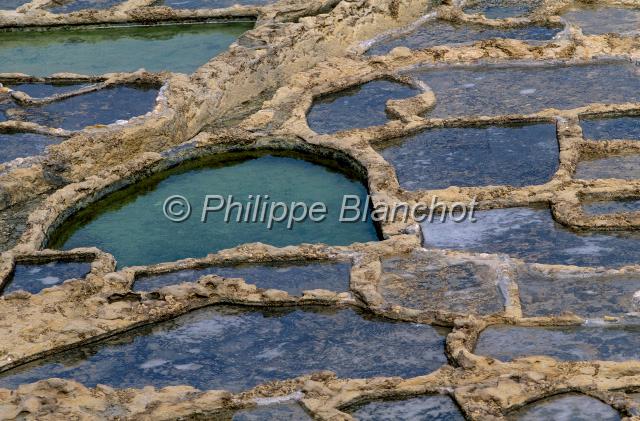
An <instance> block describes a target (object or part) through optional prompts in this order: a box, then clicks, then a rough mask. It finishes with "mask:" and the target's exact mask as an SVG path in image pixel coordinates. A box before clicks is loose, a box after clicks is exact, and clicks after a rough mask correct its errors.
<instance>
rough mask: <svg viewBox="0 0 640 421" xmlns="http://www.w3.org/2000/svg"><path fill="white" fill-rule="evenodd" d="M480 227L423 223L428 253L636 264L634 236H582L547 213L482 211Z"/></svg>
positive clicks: (450, 221)
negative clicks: (446, 251) (437, 250)
mask: <svg viewBox="0 0 640 421" xmlns="http://www.w3.org/2000/svg"><path fill="white" fill-rule="evenodd" d="M475 217H476V219H477V221H476V222H471V221H470V220H469V219H466V220H464V221H462V222H455V221H454V218H446V221H445V222H444V223H442V222H441V221H440V219H439V218H434V219H433V221H432V222H429V221H428V220H426V221H425V222H423V223H422V230H423V234H424V245H425V247H438V248H446V249H454V250H468V251H475V252H484V253H488V252H490V253H505V254H508V255H511V256H514V257H518V258H521V259H524V260H525V261H527V262H536V263H548V264H561V265H578V266H607V267H617V266H624V265H629V264H634V263H635V262H637V261H638V254H637V252H636V250H638V247H637V246H636V244H637V242H638V241H639V240H640V236H639V235H638V233H637V232H635V231H626V232H625V231H611V232H583V231H575V230H571V229H570V228H567V227H564V226H563V225H561V224H559V223H557V222H555V221H554V220H553V217H552V215H551V212H550V211H549V209H545V208H512V209H495V210H491V211H478V212H476V213H475Z"/></svg>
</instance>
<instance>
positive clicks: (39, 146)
mask: <svg viewBox="0 0 640 421" xmlns="http://www.w3.org/2000/svg"><path fill="white" fill-rule="evenodd" d="M61 141H62V139H61V138H56V137H53V136H47V135H42V134H36V133H0V163H3V162H8V161H12V160H14V159H16V158H26V157H29V156H36V155H41V154H42V153H43V152H44V150H45V148H46V147H47V146H49V145H54V144H56V143H59V142H61Z"/></svg>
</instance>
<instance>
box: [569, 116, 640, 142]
mask: <svg viewBox="0 0 640 421" xmlns="http://www.w3.org/2000/svg"><path fill="white" fill-rule="evenodd" d="M580 126H581V127H582V134H583V135H584V137H585V138H586V139H591V140H613V139H632V140H640V117H617V118H615V117H612V118H603V119H583V120H580Z"/></svg>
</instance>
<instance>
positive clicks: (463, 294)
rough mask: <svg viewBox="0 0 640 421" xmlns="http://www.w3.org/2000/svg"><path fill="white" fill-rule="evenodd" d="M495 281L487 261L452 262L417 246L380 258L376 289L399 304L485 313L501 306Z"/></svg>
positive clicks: (493, 273)
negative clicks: (407, 252) (484, 262)
mask: <svg viewBox="0 0 640 421" xmlns="http://www.w3.org/2000/svg"><path fill="white" fill-rule="evenodd" d="M498 282H499V279H498V274H497V272H496V268H495V267H491V266H490V265H488V264H482V263H481V262H477V263H476V262H461V263H453V262H451V261H449V260H447V259H445V258H444V257H443V256H438V255H435V254H434V253H432V252H428V251H424V250H417V251H414V252H413V253H412V254H410V255H405V256H397V257H390V258H386V259H384V260H383V261H382V277H381V279H380V286H379V289H380V293H381V294H382V296H383V297H384V298H385V300H387V301H388V302H389V303H391V304H396V305H400V306H403V307H409V308H414V309H419V310H431V311H436V310H442V311H448V312H454V313H460V314H469V313H471V314H481V315H487V314H493V313H499V312H502V311H503V310H504V299H503V298H502V295H501V292H500V290H499V286H498Z"/></svg>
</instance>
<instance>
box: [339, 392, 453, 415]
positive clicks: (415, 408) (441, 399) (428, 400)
mask: <svg viewBox="0 0 640 421" xmlns="http://www.w3.org/2000/svg"><path fill="white" fill-rule="evenodd" d="M351 415H353V416H354V417H355V419H357V420H359V421H380V420H429V421H464V419H465V418H464V416H463V415H462V413H461V412H460V409H459V408H458V406H457V405H456V404H455V402H454V401H453V399H451V398H450V397H449V396H444V395H427V396H419V397H416V398H411V399H405V400H393V401H374V402H370V403H367V404H364V405H361V406H360V407H358V408H357V409H355V410H353V411H352V412H351Z"/></svg>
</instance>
